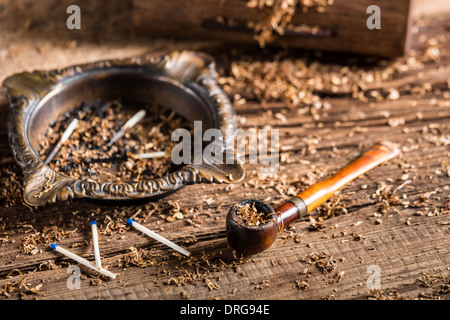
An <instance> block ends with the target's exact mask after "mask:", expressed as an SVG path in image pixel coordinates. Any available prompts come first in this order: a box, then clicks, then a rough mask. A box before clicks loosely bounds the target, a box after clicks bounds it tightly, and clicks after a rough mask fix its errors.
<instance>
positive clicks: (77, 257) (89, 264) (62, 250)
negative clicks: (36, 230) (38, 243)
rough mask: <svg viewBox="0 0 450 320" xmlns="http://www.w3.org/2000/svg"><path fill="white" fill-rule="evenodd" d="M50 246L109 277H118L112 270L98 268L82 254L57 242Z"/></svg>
mask: <svg viewBox="0 0 450 320" xmlns="http://www.w3.org/2000/svg"><path fill="white" fill-rule="evenodd" d="M50 247H51V248H52V249H53V250H55V251H57V252H59V253H61V254H63V255H65V256H66V257H69V258H71V259H73V260H75V261H77V262H79V263H81V264H82V265H84V266H86V267H88V268H90V269H92V270H95V271H97V272H99V273H101V274H103V275H105V276H107V277H110V278H113V279H115V278H116V274H114V273H112V272H111V271H108V270H106V269H103V268H100V269H99V268H97V267H96V266H95V265H93V264H92V263H90V262H89V261H88V260H86V259H84V258H82V257H80V256H78V255H76V254H74V253H72V252H70V251H68V250H66V249H64V248H62V247H60V246H59V245H57V244H56V243H52V245H51V246H50Z"/></svg>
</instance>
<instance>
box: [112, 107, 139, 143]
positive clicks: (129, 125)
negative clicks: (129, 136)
mask: <svg viewBox="0 0 450 320" xmlns="http://www.w3.org/2000/svg"><path fill="white" fill-rule="evenodd" d="M146 113H147V112H146V111H145V110H140V111H138V112H137V113H136V114H135V115H134V116H132V117H131V118H130V119H128V121H127V122H126V123H125V124H124V125H123V127H122V128H120V130H119V132H117V133H116V134H115V135H114V137H113V138H112V139H111V141H110V142H109V143H108V147H111V146H112V144H113V143H114V142H116V140H117V139H119V138H120V137H121V136H122V135H123V134H124V133H125V131H127V130H128V129H130V128H132V127H134V126H135V125H136V123H138V122H139V121H141V120H142V119H144V117H145V114H146Z"/></svg>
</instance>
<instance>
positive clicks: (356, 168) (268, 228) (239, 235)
mask: <svg viewBox="0 0 450 320" xmlns="http://www.w3.org/2000/svg"><path fill="white" fill-rule="evenodd" d="M399 152H400V151H399V149H398V146H397V145H396V144H394V143H392V142H389V141H383V142H380V143H377V144H375V145H374V146H373V147H372V148H370V149H369V150H367V151H366V152H365V153H364V154H363V155H361V156H360V157H359V158H358V159H356V160H354V161H353V162H352V163H350V164H349V165H347V166H346V167H345V168H343V169H341V170H340V171H339V172H337V173H336V174H335V175H333V176H332V177H330V178H328V179H326V180H324V181H321V182H319V183H317V184H315V185H313V186H311V187H310V188H308V189H306V190H305V191H303V192H301V193H299V194H298V195H297V196H295V197H293V198H291V199H289V200H288V201H287V202H285V203H284V204H282V205H280V206H279V207H277V208H275V209H272V207H271V206H270V205H268V204H266V203H264V202H263V201H260V200H244V201H241V202H239V203H238V204H239V205H244V204H247V203H251V204H252V203H254V205H255V208H256V209H257V210H258V212H260V213H263V214H265V215H266V219H264V220H265V221H266V222H265V223H261V224H259V225H251V226H250V225H246V224H245V223H244V222H243V221H242V220H241V219H240V218H239V216H238V214H237V209H238V207H239V206H238V205H234V206H233V207H232V208H231V209H230V211H229V212H228V214H227V218H226V233H227V239H228V243H229V244H230V246H231V247H232V248H233V249H235V250H236V251H237V252H239V253H242V254H243V255H252V254H256V253H259V252H262V251H264V250H266V249H267V248H269V247H270V246H271V245H272V243H273V242H274V241H275V239H276V237H277V234H278V231H279V230H282V229H283V228H285V227H286V226H288V225H289V224H291V223H292V222H294V221H296V220H298V219H299V218H302V217H304V216H306V215H307V214H309V213H310V212H311V211H313V210H314V209H316V208H317V207H318V206H320V205H321V204H322V203H324V202H325V201H327V200H328V199H329V198H330V197H331V196H332V195H333V194H334V193H335V192H336V191H338V190H339V189H341V188H342V187H344V186H345V185H346V184H347V183H349V182H350V181H352V180H353V179H355V178H357V177H359V176H360V175H362V174H364V173H365V172H367V171H369V170H371V169H372V168H374V167H376V166H377V165H379V164H380V163H382V162H384V161H387V160H389V159H392V158H393V157H395V156H396V155H398V154H399Z"/></svg>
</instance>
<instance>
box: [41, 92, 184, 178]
mask: <svg viewBox="0 0 450 320" xmlns="http://www.w3.org/2000/svg"><path fill="white" fill-rule="evenodd" d="M129 113H130V111H129V110H128V109H126V108H125V107H124V105H122V103H120V102H119V101H113V102H105V101H96V102H93V103H90V102H86V103H83V104H82V105H81V106H80V107H79V108H78V109H75V110H73V111H71V112H67V113H65V114H63V115H62V116H61V117H60V118H59V119H57V121H55V122H54V123H52V124H51V126H50V128H49V129H48V131H47V132H46V134H45V137H44V138H43V139H42V141H41V143H40V150H39V155H40V156H41V158H42V159H45V158H46V156H47V155H48V154H49V153H50V152H51V150H52V149H53V147H54V145H55V144H56V143H57V142H58V141H59V140H60V139H61V135H62V133H63V132H64V130H65V129H66V128H67V126H68V124H69V123H70V122H71V121H72V120H73V119H78V120H79V122H78V125H77V127H76V129H75V131H74V132H73V133H72V135H71V136H70V138H69V139H68V141H66V142H65V143H64V144H63V146H62V147H61V149H60V150H59V152H58V154H57V155H56V156H55V158H54V159H53V161H51V162H50V164H49V165H50V167H51V168H53V169H54V170H56V171H58V172H61V173H63V174H66V175H69V176H71V177H73V178H75V179H84V180H88V181H97V182H129V183H130V182H138V181H140V180H142V179H153V178H157V177H161V176H163V175H165V174H167V173H168V172H169V171H170V170H171V169H172V162H171V159H170V153H171V149H172V148H173V146H174V145H175V143H174V142H171V134H172V131H173V130H175V129H177V128H187V129H190V127H191V124H190V123H189V122H187V121H186V120H185V119H183V118H181V117H180V116H178V115H176V114H175V113H174V112H170V111H169V110H164V109H162V108H160V107H158V106H151V107H150V108H148V112H147V116H146V117H145V118H144V119H143V120H142V121H140V122H139V123H138V124H136V125H135V126H134V127H132V128H130V129H129V130H128V131H127V132H126V133H125V134H124V135H123V136H122V137H121V138H120V139H118V140H117V141H116V142H114V144H112V145H111V146H108V143H109V141H111V139H112V138H113V137H114V135H115V134H116V133H117V132H118V131H119V130H120V129H121V128H122V126H123V125H124V124H125V123H126V121H127V120H128V119H129V118H130V117H131V116H132V115H133V113H131V114H129ZM159 151H165V152H166V155H165V156H163V157H157V158H152V159H137V158H134V155H137V154H143V153H152V152H159Z"/></svg>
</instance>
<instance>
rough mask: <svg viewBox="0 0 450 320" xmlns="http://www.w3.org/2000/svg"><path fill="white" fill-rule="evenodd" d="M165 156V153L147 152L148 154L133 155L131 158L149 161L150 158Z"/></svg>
mask: <svg viewBox="0 0 450 320" xmlns="http://www.w3.org/2000/svg"><path fill="white" fill-rule="evenodd" d="M165 155H166V152H165V151H158V152H148V153H138V154H134V155H133V158H135V159H151V158H159V157H164V156H165Z"/></svg>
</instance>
